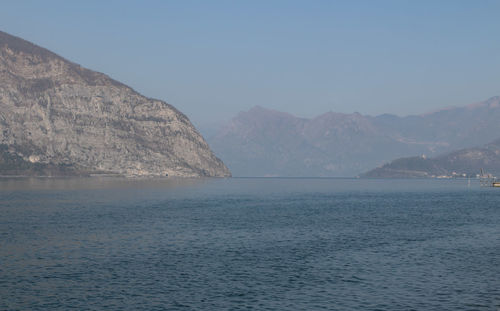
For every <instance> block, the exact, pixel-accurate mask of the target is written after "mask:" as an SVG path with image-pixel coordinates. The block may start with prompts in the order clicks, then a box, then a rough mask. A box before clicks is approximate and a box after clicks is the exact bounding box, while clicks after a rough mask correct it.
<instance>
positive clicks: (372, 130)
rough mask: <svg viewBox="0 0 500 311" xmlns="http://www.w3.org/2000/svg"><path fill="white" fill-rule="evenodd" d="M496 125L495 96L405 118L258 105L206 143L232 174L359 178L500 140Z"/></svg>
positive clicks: (499, 113) (499, 107) (499, 102)
mask: <svg viewBox="0 0 500 311" xmlns="http://www.w3.org/2000/svg"><path fill="white" fill-rule="evenodd" d="M498 120H500V97H498V96H497V97H492V98H490V99H488V100H486V101H484V102H481V103H477V104H473V105H469V106H465V107H452V108H447V109H443V110H440V111H436V112H433V113H428V114H424V115H414V116H405V117H399V116H395V115H390V114H384V115H380V116H375V117H373V116H365V115H361V114H359V113H353V114H341V113H334V112H328V113H325V114H322V115H320V116H318V117H315V118H312V119H306V118H298V117H295V116H293V115H291V114H288V113H284V112H279V111H274V110H269V109H265V108H262V107H260V106H257V107H254V108H252V109H250V110H249V111H246V112H241V113H239V114H238V115H237V116H236V117H234V118H233V119H232V120H231V121H230V122H228V123H227V124H225V125H224V126H222V127H221V128H220V129H219V130H218V131H217V132H216V134H214V135H209V136H207V141H208V142H209V143H210V145H211V146H212V148H213V150H214V151H215V152H216V153H217V154H218V155H219V156H220V157H221V158H222V159H223V160H224V162H225V163H226V164H227V165H228V167H229V168H230V169H231V171H232V172H233V174H234V175H235V176H325V177H328V176H333V177H342V176H357V175H359V174H361V173H363V172H366V171H368V170H370V169H372V168H373V167H377V166H380V165H382V164H384V163H387V161H389V160H391V159H395V158H400V157H408V156H412V155H415V154H426V155H429V156H435V155H438V154H442V153H445V152H450V151H453V150H456V149H460V148H466V147H470V146H474V145H478V144H485V143H487V142H489V141H492V140H494V139H496V138H497V137H498V134H497V133H499V132H500V122H498Z"/></svg>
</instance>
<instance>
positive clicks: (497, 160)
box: [362, 139, 500, 178]
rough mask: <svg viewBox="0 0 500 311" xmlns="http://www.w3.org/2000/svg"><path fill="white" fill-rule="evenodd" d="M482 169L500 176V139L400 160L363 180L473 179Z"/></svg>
mask: <svg viewBox="0 0 500 311" xmlns="http://www.w3.org/2000/svg"><path fill="white" fill-rule="evenodd" d="M481 168H483V169H484V170H485V171H486V172H488V173H491V174H493V175H496V176H500V139H498V140H495V141H494V142H492V143H489V144H486V145H484V146H481V147H474V148H466V149H461V150H458V151H453V152H450V153H447V154H444V155H441V156H437V157H434V158H427V157H425V156H419V157H408V158H401V159H397V160H394V161H392V162H390V163H388V164H385V165H383V166H381V167H378V168H376V169H373V170H371V171H369V172H367V173H365V174H363V175H362V177H368V178H413V177H439V176H447V177H454V176H461V177H467V176H470V177H472V176H476V175H477V174H479V172H480V169H481Z"/></svg>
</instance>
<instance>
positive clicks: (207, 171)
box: [0, 32, 231, 177]
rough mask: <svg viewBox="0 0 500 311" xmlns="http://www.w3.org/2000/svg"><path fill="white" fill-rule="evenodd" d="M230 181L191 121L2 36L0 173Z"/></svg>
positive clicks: (105, 79) (46, 52)
mask: <svg viewBox="0 0 500 311" xmlns="http://www.w3.org/2000/svg"><path fill="white" fill-rule="evenodd" d="M75 174H77V175H82V174H83V175H89V174H119V175H127V176H165V175H168V176H195V177H197V176H219V177H222V176H230V174H231V173H230V172H229V170H228V169H227V167H226V166H225V165H224V163H223V162H222V161H221V160H219V159H218V158H217V157H216V156H215V155H214V153H213V152H212V151H211V150H210V148H209V146H208V144H207V143H206V142H205V140H204V139H203V137H202V136H201V135H200V134H199V132H198V131H197V130H196V129H195V128H194V126H193V125H192V124H191V122H190V121H189V119H188V118H187V117H186V116H185V115H184V114H182V113H181V112H180V111H178V110H177V109H176V108H175V107H173V106H172V105H170V104H167V103H166V102H164V101H161V100H157V99H152V98H147V97H145V96H143V95H141V94H139V93H137V92H136V91H134V90H133V89H132V88H130V87H128V86H126V85H124V84H122V83H120V82H118V81H115V80H113V79H111V78H110V77H108V76H107V75H105V74H102V73H99V72H96V71H92V70H89V69H86V68H82V67H81V66H80V65H78V64H75V63H72V62H70V61H68V60H66V59H64V58H62V57H61V56H59V55H56V54H55V53H53V52H51V51H49V50H47V49H44V48H42V47H39V46H37V45H35V44H32V43H30V42H28V41H25V40H23V39H21V38H18V37H15V36H12V35H9V34H7V33H4V32H0V175H75Z"/></svg>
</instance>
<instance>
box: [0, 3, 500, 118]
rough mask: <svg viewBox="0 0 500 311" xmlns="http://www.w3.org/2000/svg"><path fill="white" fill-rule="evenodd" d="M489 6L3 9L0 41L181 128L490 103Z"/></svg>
mask: <svg viewBox="0 0 500 311" xmlns="http://www.w3.org/2000/svg"><path fill="white" fill-rule="evenodd" d="M499 16H500V1H480V0H471V1H460V0H454V1H445V0H441V1H425V0H419V1H405V0H398V1H382V0H380V1H356V0H353V1H278V0H275V1H256V0H253V1H215V0H214V1H190V0H183V1H90V0H86V1H51V0H45V1H28V0H26V1H18V0H16V1H11V0H2V1H1V9H0V30H2V31H5V32H7V33H10V34H12V35H16V36H19V37H21V38H23V39H26V40H28V41H31V42H34V43H36V44H38V45H40V46H42V47H45V48H47V49H49V50H52V51H53V52H55V53H57V54H59V55H61V56H63V57H64V58H66V59H69V60H71V61H73V62H75V63H78V64H80V65H82V66H84V67H87V68H90V69H92V70H96V71H100V72H103V73H106V74H108V75H109V76H111V77H112V78H114V79H116V80H119V81H121V82H123V83H125V84H127V85H129V86H131V87H132V88H134V89H135V90H137V91H139V92H140V93H142V94H143V95H146V96H148V97H154V98H159V99H162V100H165V101H167V102H169V103H170V104H172V105H174V106H175V107H177V108H178V109H179V110H181V111H182V112H184V113H185V114H186V115H187V116H188V117H189V118H190V119H191V120H192V121H193V122H194V123H195V125H202V126H203V125H207V124H212V123H217V122H222V121H224V120H228V119H230V118H231V117H233V116H234V115H236V114H237V113H238V112H240V111H246V110H248V109H250V108H251V107H253V106H256V105H260V106H263V107H266V108H270V109H276V110H280V111H286V112H289V113H292V114H294V115H297V116H302V117H313V116H316V115H319V114H321V113H324V112H327V111H334V112H343V113H352V112H359V113H362V114H368V115H378V114H382V113H392V114H397V115H408V114H421V113H425V112H429V111H433V110H437V109H440V108H443V107H449V106H461V105H467V104H471V103H474V102H478V101H482V100H486V99H487V98H489V97H492V96H495V95H500V83H499V80H500V75H499V73H500V39H499V34H500V18H499Z"/></svg>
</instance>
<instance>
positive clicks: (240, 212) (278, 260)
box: [0, 179, 500, 311]
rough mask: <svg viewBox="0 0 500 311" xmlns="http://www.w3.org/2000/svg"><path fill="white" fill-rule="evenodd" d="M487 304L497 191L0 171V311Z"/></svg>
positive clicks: (497, 230)
mask: <svg viewBox="0 0 500 311" xmlns="http://www.w3.org/2000/svg"><path fill="white" fill-rule="evenodd" d="M27 309H31V310H48V309H50V310H54V309H60V310H68V309H77V310H86V309H90V310H252V309H253V310H495V311H496V310H500V189H492V188H488V189H484V188H483V189H481V188H479V185H478V184H477V183H476V182H472V184H471V186H470V187H468V186H467V181H466V180H465V181H464V180H454V181H453V180H452V181H450V180H355V179H213V180H172V179H163V180H142V181H141V180H124V179H55V180H54V179H17V180H16V179H0V310H27Z"/></svg>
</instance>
